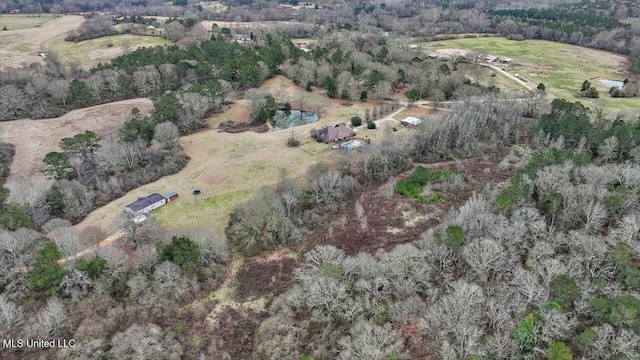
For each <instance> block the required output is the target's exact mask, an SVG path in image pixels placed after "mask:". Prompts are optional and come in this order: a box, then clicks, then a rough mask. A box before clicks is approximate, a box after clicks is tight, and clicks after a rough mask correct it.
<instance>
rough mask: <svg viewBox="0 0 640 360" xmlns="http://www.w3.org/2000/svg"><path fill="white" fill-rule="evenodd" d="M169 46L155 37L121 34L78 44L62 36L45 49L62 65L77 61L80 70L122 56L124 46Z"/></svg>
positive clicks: (132, 47)
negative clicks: (53, 54) (56, 57)
mask: <svg viewBox="0 0 640 360" xmlns="http://www.w3.org/2000/svg"><path fill="white" fill-rule="evenodd" d="M170 44H173V43H172V42H171V41H169V40H165V39H163V38H160V37H157V36H141V35H133V34H122V35H112V36H105V37H101V38H97V39H91V40H85V41H80V42H71V41H65V40H64V36H60V37H58V38H55V39H53V40H51V41H50V42H49V43H48V44H47V47H48V51H50V52H53V53H56V54H57V55H58V57H59V58H60V60H61V61H62V62H63V63H65V64H67V65H68V64H71V63H73V62H75V61H77V62H79V63H80V66H81V67H82V68H85V69H88V68H91V67H93V66H95V65H98V64H99V63H106V62H109V61H110V60H111V59H113V58H116V57H118V56H120V55H122V54H124V51H125V46H129V48H130V50H131V51H133V50H135V49H137V48H140V47H154V46H158V45H170Z"/></svg>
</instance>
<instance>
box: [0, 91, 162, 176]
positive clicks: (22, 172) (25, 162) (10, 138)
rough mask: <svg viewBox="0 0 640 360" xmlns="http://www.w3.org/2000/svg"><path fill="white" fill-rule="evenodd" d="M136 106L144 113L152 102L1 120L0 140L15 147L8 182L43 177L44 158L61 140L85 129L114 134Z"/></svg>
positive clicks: (100, 134)
mask: <svg viewBox="0 0 640 360" xmlns="http://www.w3.org/2000/svg"><path fill="white" fill-rule="evenodd" d="M134 107H138V108H139V109H140V110H141V111H142V113H143V114H146V113H149V111H150V110H151V101H150V100H149V99H131V100H124V101H117V102H113V103H109V104H105V105H98V106H92V107H88V108H84V109H80V110H74V111H71V112H69V113H68V114H65V115H63V116H61V117H59V118H54V119H46V120H31V119H22V120H13V121H5V122H0V141H2V142H8V143H11V144H14V145H15V147H16V154H15V157H14V159H13V163H12V165H11V173H10V176H9V179H8V181H7V183H8V186H9V188H11V183H12V180H13V179H15V178H20V177H23V178H30V179H42V178H43V175H42V173H41V172H40V171H41V165H42V159H43V158H44V156H45V155H46V154H47V153H48V152H50V151H56V150H58V143H59V142H60V139H62V138H65V137H71V136H73V135H76V134H77V133H80V132H83V131H86V130H91V131H94V132H95V133H97V134H98V135H99V136H101V137H107V136H110V135H112V134H115V133H117V131H118V128H119V127H120V125H121V124H122V122H123V121H124V120H125V119H126V116H127V115H128V114H129V113H130V112H131V109H133V108H134Z"/></svg>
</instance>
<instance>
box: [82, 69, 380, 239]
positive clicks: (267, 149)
mask: <svg viewBox="0 0 640 360" xmlns="http://www.w3.org/2000/svg"><path fill="white" fill-rule="evenodd" d="M263 88H265V89H269V90H271V91H276V90H278V91H287V92H289V93H291V94H293V93H295V92H303V91H304V90H303V89H301V88H299V87H297V86H295V85H294V84H293V83H292V82H291V81H290V80H288V79H286V78H285V77H283V76H276V77H275V78H273V79H270V80H268V81H267V82H266V83H265V84H264V85H263ZM374 106H375V104H371V103H360V102H356V103H354V105H352V106H349V107H346V106H343V105H341V103H340V101H336V100H332V101H331V106H329V107H327V110H326V113H325V114H324V115H323V116H322V117H321V118H320V121H319V122H318V123H315V124H309V125H305V126H299V127H296V128H294V129H293V132H294V134H295V136H296V137H298V138H300V140H301V141H302V144H301V145H300V146H299V147H296V148H292V147H288V146H287V145H286V143H287V138H288V137H289V136H291V129H286V130H281V131H273V132H267V133H263V134H259V133H256V132H253V131H247V132H243V133H238V134H230V133H225V132H219V131H218V130H217V129H215V128H216V127H217V125H218V124H219V123H220V122H222V121H225V120H229V119H232V120H236V121H246V120H248V113H247V111H246V109H245V105H244V101H242V100H239V101H236V102H235V103H234V104H232V105H230V106H229V107H228V108H227V109H225V111H224V113H222V114H219V115H216V116H213V117H212V118H211V119H210V125H211V127H212V128H211V129H207V130H204V131H201V132H199V133H196V134H193V135H190V136H184V137H182V138H181V139H180V144H181V145H182V147H183V148H184V150H185V152H186V153H187V155H189V156H190V157H191V160H190V161H189V163H188V164H187V166H186V167H185V168H184V169H182V170H181V171H180V172H178V173H177V174H174V175H170V176H166V177H163V178H162V179H159V180H157V181H155V182H153V183H150V184H147V185H143V186H141V187H139V188H137V189H134V190H132V191H130V192H129V193H127V194H126V195H124V196H123V197H121V198H119V199H116V200H114V201H112V202H110V203H108V204H107V205H105V206H103V207H101V208H99V209H96V210H95V211H93V212H92V213H90V214H89V216H88V217H87V218H86V219H85V220H84V221H83V222H81V223H80V224H78V226H77V227H78V228H83V227H85V226H88V225H98V226H102V227H104V228H105V229H108V227H109V226H110V224H111V222H112V221H113V219H114V218H115V217H116V216H117V214H119V213H120V212H121V211H122V209H123V207H124V206H125V205H126V204H128V203H130V202H133V201H135V200H136V199H137V198H138V197H141V196H146V195H148V194H151V193H154V192H157V193H160V194H164V193H166V192H169V191H171V190H175V191H177V192H178V193H179V195H180V198H179V199H178V200H177V201H175V202H171V203H169V204H167V205H166V206H163V207H162V208H160V209H158V210H157V211H156V212H155V213H154V214H155V215H154V216H155V217H156V219H158V220H160V221H161V222H162V223H163V224H164V225H165V226H167V227H169V228H171V229H175V228H178V227H182V226H196V227H203V228H207V229H209V230H211V231H212V232H213V233H214V234H215V235H216V236H221V237H222V236H224V228H225V226H226V224H227V221H228V218H229V213H230V212H231V210H232V209H233V208H234V207H235V206H236V205H237V204H239V203H241V202H242V201H244V200H246V199H248V198H249V197H250V196H251V195H252V194H254V193H255V191H256V190H257V189H258V188H260V187H261V186H264V185H273V184H275V183H276V182H277V180H278V177H279V174H280V169H283V168H284V169H286V171H287V175H288V176H289V177H293V178H298V177H301V176H302V175H304V174H305V172H306V170H307V167H308V166H309V165H311V164H314V163H316V162H318V161H320V160H323V159H330V158H332V157H333V156H335V152H334V151H333V150H332V149H331V146H330V145H326V144H321V143H318V142H316V141H315V140H313V139H311V137H310V130H311V129H313V128H319V127H321V126H322V125H333V124H335V123H337V122H348V121H349V119H350V118H351V116H355V115H358V116H363V113H364V111H365V109H366V108H372V107H374ZM194 189H199V190H200V191H201V194H200V195H198V196H193V195H192V192H193V190H194Z"/></svg>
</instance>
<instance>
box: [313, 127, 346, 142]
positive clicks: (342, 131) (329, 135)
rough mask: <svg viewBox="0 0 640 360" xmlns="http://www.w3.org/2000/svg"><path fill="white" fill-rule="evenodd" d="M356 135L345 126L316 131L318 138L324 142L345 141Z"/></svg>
mask: <svg viewBox="0 0 640 360" xmlns="http://www.w3.org/2000/svg"><path fill="white" fill-rule="evenodd" d="M353 135H355V133H354V132H353V130H352V129H351V128H349V127H346V126H344V125H340V126H335V127H324V128H322V129H320V130H318V131H316V137H317V138H318V139H320V140H322V141H324V142H329V141H334V140H336V139H344V138H348V137H351V136H353Z"/></svg>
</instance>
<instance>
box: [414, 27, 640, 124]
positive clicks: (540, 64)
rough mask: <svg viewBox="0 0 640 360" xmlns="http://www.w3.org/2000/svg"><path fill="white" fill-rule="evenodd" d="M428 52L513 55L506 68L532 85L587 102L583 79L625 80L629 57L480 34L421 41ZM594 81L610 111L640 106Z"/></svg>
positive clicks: (552, 43)
mask: <svg viewBox="0 0 640 360" xmlns="http://www.w3.org/2000/svg"><path fill="white" fill-rule="evenodd" d="M422 48H423V49H425V50H427V51H436V50H438V49H447V48H449V49H463V50H473V49H480V50H482V51H483V52H484V53H486V54H490V55H496V56H506V57H511V58H513V66H511V67H507V68H506V69H508V70H507V71H509V72H512V73H518V74H519V75H521V76H522V77H524V78H526V79H527V80H529V81H530V82H532V83H533V84H538V83H541V82H542V83H544V84H545V86H546V88H547V92H549V93H551V94H552V95H555V96H557V97H563V98H566V99H567V100H570V101H582V102H583V103H585V104H587V105H588V103H589V101H590V100H591V99H586V98H581V97H579V92H580V87H581V86H582V82H583V81H584V80H591V79H593V78H595V77H602V78H606V79H611V80H624V79H625V78H626V77H630V76H629V75H628V74H627V71H626V70H627V69H626V68H627V57H625V56H623V55H619V54H615V53H611V52H606V51H601V50H595V49H589V48H585V47H581V46H576V45H569V44H562V43H557V42H552V41H544V40H524V41H514V40H507V39H505V38H498V37H484V38H483V37H481V38H467V39H455V40H446V41H433V42H427V43H422ZM592 83H593V84H594V85H595V86H596V87H597V88H598V90H599V91H600V99H602V100H604V102H605V103H606V105H607V107H608V108H609V109H610V110H611V112H617V111H619V110H623V109H640V102H639V101H638V99H620V98H618V99H613V98H611V97H610V96H609V94H608V88H607V87H606V86H604V85H602V84H600V83H598V82H597V81H592Z"/></svg>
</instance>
